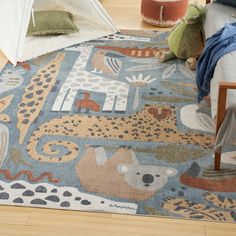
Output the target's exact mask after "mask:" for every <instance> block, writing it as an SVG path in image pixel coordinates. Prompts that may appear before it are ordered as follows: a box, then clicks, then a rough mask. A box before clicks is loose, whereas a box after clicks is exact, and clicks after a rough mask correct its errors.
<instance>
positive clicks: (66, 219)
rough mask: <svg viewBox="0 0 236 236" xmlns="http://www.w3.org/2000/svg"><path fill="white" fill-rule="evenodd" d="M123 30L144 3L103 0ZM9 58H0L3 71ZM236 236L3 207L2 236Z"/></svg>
mask: <svg viewBox="0 0 236 236" xmlns="http://www.w3.org/2000/svg"><path fill="white" fill-rule="evenodd" d="M101 2H102V3H103V4H104V6H105V8H106V9H107V10H108V12H109V13H110V14H111V16H112V17H113V19H114V21H115V22H116V24H117V25H118V27H119V28H121V29H128V28H129V29H148V28H153V27H151V26H148V25H146V24H145V23H143V22H142V21H141V17H140V14H139V4H140V0H101ZM5 63H6V59H4V57H3V56H0V70H1V67H2V66H3V65H4V64H5ZM108 235H109V236H110V235H112V236H172V235H173V236H236V224H233V223H211V222H201V221H190V220H177V219H166V218H157V217H142V216H127V215H116V214H105V213H85V212H72V211H62V210H42V209H35V208H34V209H33V208H18V207H6V206H0V236H108Z"/></svg>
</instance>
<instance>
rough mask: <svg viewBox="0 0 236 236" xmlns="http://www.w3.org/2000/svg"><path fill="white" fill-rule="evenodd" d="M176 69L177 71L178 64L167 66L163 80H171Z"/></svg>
mask: <svg viewBox="0 0 236 236" xmlns="http://www.w3.org/2000/svg"><path fill="white" fill-rule="evenodd" d="M176 69H177V65H176V64H172V65H169V66H167V67H166V69H165V70H164V71H163V74H162V79H168V78H170V77H171V76H172V75H173V74H174V73H175V71H176Z"/></svg>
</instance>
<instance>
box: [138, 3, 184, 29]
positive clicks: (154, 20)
mask: <svg viewBox="0 0 236 236" xmlns="http://www.w3.org/2000/svg"><path fill="white" fill-rule="evenodd" d="M187 7H188V0H142V4H141V14H142V17H143V20H144V21H145V22H147V23H149V24H152V25H156V26H159V27H172V26H174V25H175V24H176V23H177V22H178V21H179V20H180V19H181V18H182V17H183V16H184V15H185V13H186V10H187Z"/></svg>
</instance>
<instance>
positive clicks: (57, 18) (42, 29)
mask: <svg viewBox="0 0 236 236" xmlns="http://www.w3.org/2000/svg"><path fill="white" fill-rule="evenodd" d="M34 20H35V26H34V24H33V20H32V17H31V19H30V23H29V27H28V32H27V36H50V35H61V34H70V33H75V32H78V31H79V29H78V28H77V26H76V25H75V24H74V23H73V15H72V14H71V13H70V12H66V11H58V10H51V11H36V12H34Z"/></svg>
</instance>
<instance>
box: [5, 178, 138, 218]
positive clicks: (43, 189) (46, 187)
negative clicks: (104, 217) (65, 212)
mask: <svg viewBox="0 0 236 236" xmlns="http://www.w3.org/2000/svg"><path fill="white" fill-rule="evenodd" d="M6 203H7V204H12V205H18V206H29V207H47V208H60V209H61V208H64V209H69V210H90V211H91V210H93V211H107V212H116V213H126V214H127V213H128V214H135V213H136V211H137V205H136V204H135V203H126V202H117V201H112V200H109V199H106V198H103V197H98V196H96V195H92V194H87V193H82V192H80V191H79V190H78V189H76V188H73V187H57V186H54V185H52V184H47V183H40V184H30V183H27V182H25V181H23V180H19V181H14V182H10V183H7V182H4V181H0V204H6Z"/></svg>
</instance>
